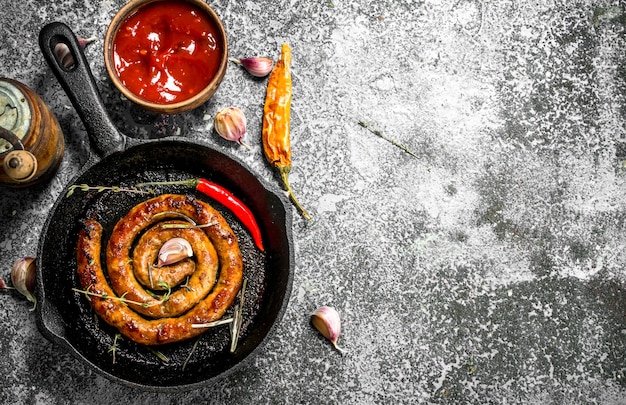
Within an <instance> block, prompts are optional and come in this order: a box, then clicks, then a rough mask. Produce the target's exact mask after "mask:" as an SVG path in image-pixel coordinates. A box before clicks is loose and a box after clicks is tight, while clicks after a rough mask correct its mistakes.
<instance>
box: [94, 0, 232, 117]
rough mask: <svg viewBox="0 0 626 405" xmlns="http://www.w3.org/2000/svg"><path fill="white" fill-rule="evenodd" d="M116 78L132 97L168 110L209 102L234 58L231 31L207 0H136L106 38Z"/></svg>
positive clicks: (110, 70)
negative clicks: (230, 57) (230, 49)
mask: <svg viewBox="0 0 626 405" xmlns="http://www.w3.org/2000/svg"><path fill="white" fill-rule="evenodd" d="M104 61H105V65H106V69H107V72H108V74H109V77H110V78H111V81H112V82H113V84H114V85H115V87H117V89H118V90H119V91H120V92H121V93H122V94H123V95H124V96H125V97H126V98H128V99H129V100H131V101H132V102H134V103H136V104H138V105H140V106H141V107H143V108H145V109H147V110H150V111H153V112H158V113H162V114H176V113H180V112H184V111H188V110H191V109H194V108H196V107H198V106H200V105H202V104H204V103H205V102H206V101H207V100H209V98H211V96H212V95H213V94H214V93H215V91H216V90H217V88H218V87H219V85H220V83H221V81H222V79H223V77H224V74H225V73H226V65H227V63H228V43H227V39H226V32H225V31H224V26H223V24H222V21H221V20H220V18H219V16H218V15H217V14H216V13H215V11H214V10H213V9H212V8H211V7H210V6H209V5H208V4H207V3H205V2H204V1H202V0H131V1H130V2H129V3H127V4H126V5H125V6H123V7H122V8H121V9H120V10H119V11H118V12H117V13H116V15H115V16H114V17H113V19H112V20H111V23H110V24H109V28H108V30H107V32H106V36H105V41H104Z"/></svg>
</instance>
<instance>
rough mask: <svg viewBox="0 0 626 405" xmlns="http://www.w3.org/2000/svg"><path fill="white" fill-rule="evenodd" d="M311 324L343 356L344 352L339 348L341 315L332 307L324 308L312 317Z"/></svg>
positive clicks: (319, 309)
mask: <svg viewBox="0 0 626 405" xmlns="http://www.w3.org/2000/svg"><path fill="white" fill-rule="evenodd" d="M311 323H312V324H313V326H314V327H315V329H317V330H318V331H319V332H320V333H321V334H322V335H323V336H324V337H325V338H326V339H328V340H330V342H331V343H332V344H333V346H335V349H337V350H338V351H339V352H340V353H341V354H343V353H344V350H343V349H342V348H340V347H339V346H337V340H339V334H340V333H341V319H340V318H339V313H338V312H337V311H336V310H335V309H334V308H332V307H327V306H322V307H320V308H318V309H317V311H315V312H314V313H313V314H312V315H311Z"/></svg>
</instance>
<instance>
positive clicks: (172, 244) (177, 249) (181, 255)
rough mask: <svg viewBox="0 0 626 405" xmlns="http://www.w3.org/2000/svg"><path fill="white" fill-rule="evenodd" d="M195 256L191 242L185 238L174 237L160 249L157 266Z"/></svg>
mask: <svg viewBox="0 0 626 405" xmlns="http://www.w3.org/2000/svg"><path fill="white" fill-rule="evenodd" d="M191 256H193V248H192V247H191V244H189V242H187V241H186V240H185V239H183V238H172V239H170V240H168V241H167V242H165V243H164V244H163V246H161V249H159V255H158V262H157V265H156V267H162V266H167V265H169V264H174V263H177V262H179V261H181V260H184V259H186V258H188V257H191Z"/></svg>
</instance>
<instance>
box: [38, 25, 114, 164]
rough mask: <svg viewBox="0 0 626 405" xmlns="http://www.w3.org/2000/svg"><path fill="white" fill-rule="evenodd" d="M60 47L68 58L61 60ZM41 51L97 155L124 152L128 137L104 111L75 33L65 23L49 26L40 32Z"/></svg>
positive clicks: (100, 97)
mask: <svg viewBox="0 0 626 405" xmlns="http://www.w3.org/2000/svg"><path fill="white" fill-rule="evenodd" d="M57 46H59V47H66V48H65V51H69V55H66V56H65V57H62V56H58V55H57V52H55V47H57ZM39 47H40V48H41V51H42V52H43V56H44V58H45V59H46V62H48V65H50V68H51V69H52V71H53V72H54V75H55V76H56V78H57V80H58V81H59V83H60V84H61V87H63V90H65V93H67V96H68V97H69V99H70V101H71V102H72V105H74V108H75V109H76V111H77V112H78V115H79V116H80V118H81V120H82V121H83V124H84V125H85V128H86V129H87V134H88V135H89V139H90V141H91V145H92V146H93V147H94V149H95V150H96V153H98V154H99V155H100V156H101V157H104V156H107V155H110V154H112V153H114V152H117V151H123V150H124V149H125V148H126V137H125V136H124V135H123V134H121V133H120V132H119V131H118V129H117V127H116V126H115V124H113V122H112V121H111V119H110V117H109V115H108V114H107V112H106V109H105V108H104V103H103V101H102V96H101V95H100V92H99V91H98V87H97V85H96V81H95V79H94V77H93V74H92V73H91V69H90V68H89V63H88V62H87V59H86V58H85V54H84V53H83V50H82V48H81V46H80V45H79V43H78V39H77V38H76V35H74V32H72V30H71V29H70V28H69V27H68V26H67V25H65V24H63V23H60V22H53V23H49V24H47V25H46V26H44V27H43V28H42V29H41V31H40V32H39ZM70 55H71V57H70Z"/></svg>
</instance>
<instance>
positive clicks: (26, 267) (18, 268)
mask: <svg viewBox="0 0 626 405" xmlns="http://www.w3.org/2000/svg"><path fill="white" fill-rule="evenodd" d="M36 270H37V265H36V263H35V258H34V257H23V258H21V259H18V260H16V261H15V263H13V266H12V267H11V284H13V288H15V289H16V290H17V291H19V292H20V293H21V294H22V295H23V296H25V297H26V299H27V300H28V301H30V302H32V303H33V307H32V308H31V311H33V310H34V309H35V307H36V306H37V298H35V296H34V295H33V292H34V291H35V278H36V275H37V274H36Z"/></svg>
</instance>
